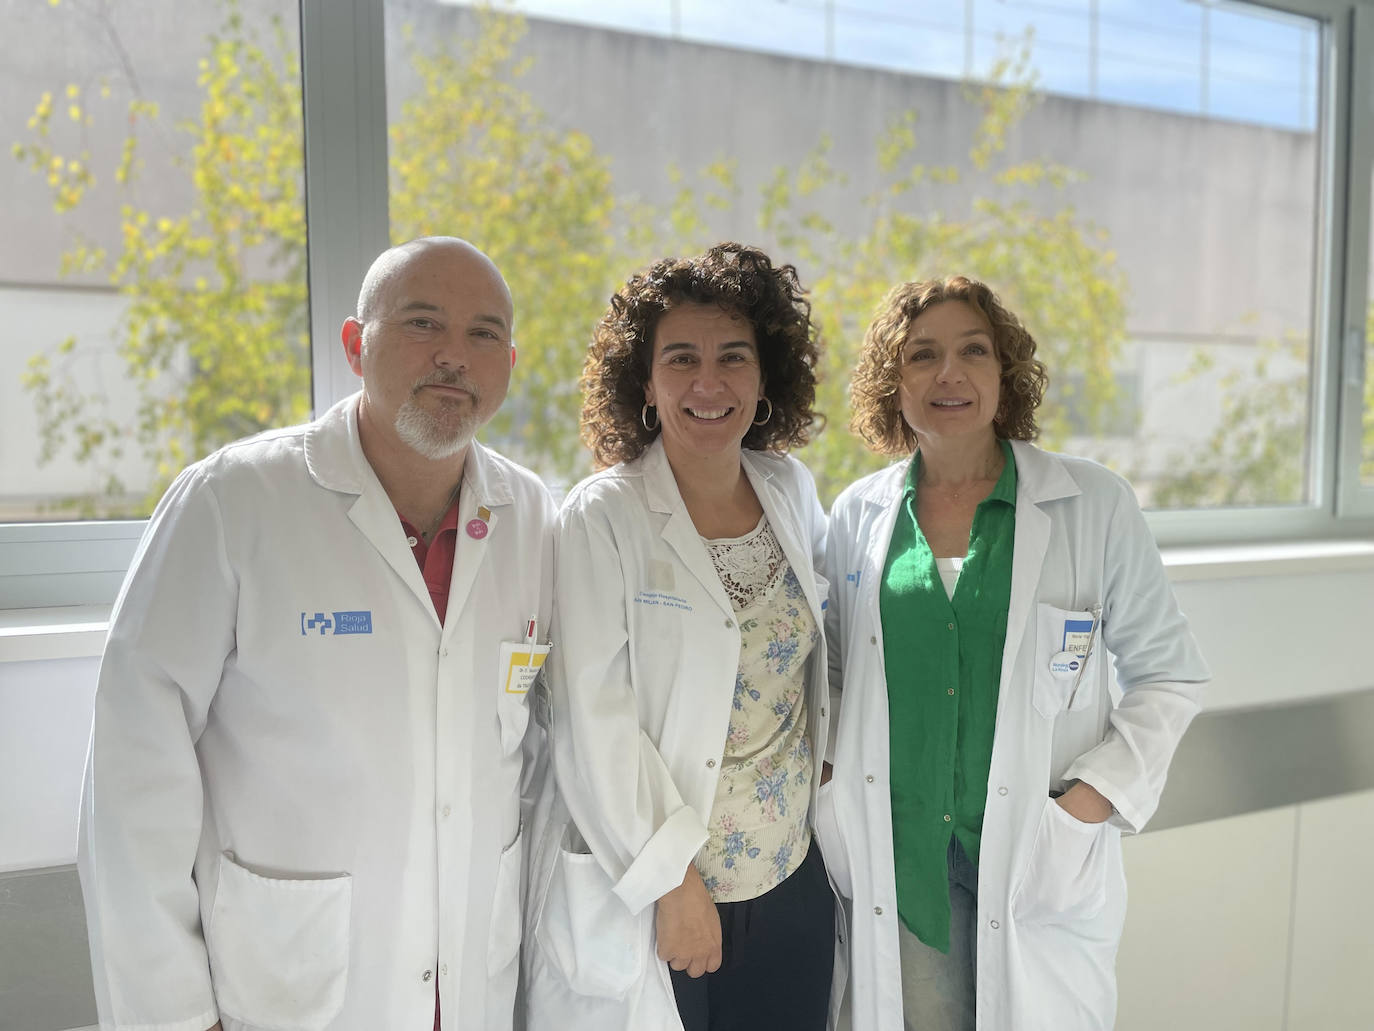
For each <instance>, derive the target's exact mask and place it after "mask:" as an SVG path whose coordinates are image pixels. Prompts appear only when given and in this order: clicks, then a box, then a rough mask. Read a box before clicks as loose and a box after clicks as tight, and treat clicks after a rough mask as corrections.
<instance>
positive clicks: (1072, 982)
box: [817, 442, 1208, 1031]
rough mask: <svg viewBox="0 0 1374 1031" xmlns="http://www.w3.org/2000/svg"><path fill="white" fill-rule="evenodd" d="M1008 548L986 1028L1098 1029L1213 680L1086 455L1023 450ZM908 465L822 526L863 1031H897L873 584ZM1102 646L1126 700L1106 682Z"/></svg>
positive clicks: (984, 939) (838, 505)
mask: <svg viewBox="0 0 1374 1031" xmlns="http://www.w3.org/2000/svg"><path fill="white" fill-rule="evenodd" d="M1013 451H1014V454H1015V460H1016V471H1017V493H1016V536H1015V542H1014V552H1013V559H1012V562H1013V565H1012V582H1011V599H1010V609H1009V613H1008V619H1007V637H1006V642H1005V646H1004V649H1003V655H1002V677H1001V684H1000V694H999V697H998V702H997V721H996V730H995V734H994V738H993V750H992V764H991V769H990V771H989V776H988V795H987V808H986V811H985V815H984V819H983V832H982V842H981V856H980V862H979V870H978V924H977V935H978V938H977V949H978V952H977V955H978V961H977V966H978V971H977V1026H978V1028H979V1031H1098V1029H1106V1028H1110V1027H1111V1026H1112V1024H1113V1022H1114V1019H1115V1011H1116V982H1115V971H1114V966H1115V959H1116V950H1117V944H1118V941H1119V939H1120V935H1121V927H1122V922H1123V920H1124V917H1125V906H1126V885H1125V880H1124V877H1123V874H1122V864H1121V835H1122V833H1123V832H1126V833H1130V832H1135V831H1139V830H1140V829H1141V828H1142V827H1143V826H1144V825H1145V822H1146V821H1147V820H1148V819H1149V818H1150V816H1151V814H1152V813H1153V812H1154V810H1155V807H1156V805H1157V804H1158V801H1159V796H1160V792H1161V790H1162V789H1163V787H1164V780H1165V774H1166V772H1167V770H1168V767H1169V762H1170V760H1171V758H1172V756H1173V753H1174V749H1175V747H1176V746H1177V745H1178V742H1179V739H1180V738H1181V737H1182V735H1183V732H1184V730H1185V729H1186V728H1187V726H1188V724H1189V722H1190V721H1191V720H1192V718H1193V716H1194V715H1195V714H1196V713H1197V711H1198V708H1199V694H1200V691H1201V687H1202V684H1203V683H1204V682H1205V681H1206V680H1207V679H1208V672H1207V668H1206V665H1205V664H1204V663H1203V660H1202V657H1201V656H1200V654H1199V653H1198V649H1197V646H1196V644H1195V643H1194V641H1193V638H1192V635H1191V633H1190V632H1189V630H1188V626H1187V622H1186V620H1185V619H1184V617H1183V615H1182V614H1181V613H1180V612H1179V609H1178V606H1177V604H1176V603H1175V601H1174V597H1173V592H1172V590H1171V589H1170V587H1169V583H1168V580H1167V578H1166V575H1165V571H1164V568H1163V565H1162V564H1161V562H1160V558H1159V552H1158V550H1157V548H1156V547H1155V543H1154V539H1153V537H1152V536H1151V534H1150V531H1149V528H1148V527H1147V526H1146V524H1145V521H1144V518H1143V516H1142V514H1141V512H1140V508H1139V505H1138V504H1137V502H1136V498H1135V495H1134V493H1133V492H1132V490H1131V488H1130V485H1129V484H1128V483H1126V482H1125V481H1124V480H1122V479H1121V478H1120V477H1119V476H1117V475H1115V474H1114V473H1111V472H1109V471H1108V470H1106V469H1104V468H1103V467H1101V466H1099V465H1097V464H1095V463H1093V462H1089V461H1086V460H1083V459H1076V458H1070V457H1066V456H1062V455H1055V454H1050V453H1048V452H1045V451H1041V450H1039V449H1038V448H1035V447H1033V446H1031V445H1029V444H1025V443H1021V442H1015V443H1013ZM906 473H907V463H905V462H904V463H900V464H898V465H894V466H891V467H889V468H888V469H885V470H883V471H881V472H878V473H875V474H873V475H871V476H868V477H865V478H864V479H862V480H859V481H858V482H857V483H855V484H853V485H852V486H850V487H849V488H848V489H847V490H845V491H844V492H843V493H842V494H841V495H840V497H839V498H838V499H837V500H836V502H835V505H834V508H833V510H832V512H831V517H830V535H829V550H828V555H827V572H828V575H829V576H830V577H831V579H832V581H833V586H832V590H831V608H830V611H829V621H828V623H827V627H826V630H827V636H828V637H829V638H830V646H831V651H830V666H831V677H832V685H833V686H835V687H840V686H842V687H843V691H842V693H841V696H840V697H841V701H840V703H839V714H838V716H837V719H838V723H837V725H836V727H835V754H834V764H835V768H834V776H833V779H832V780H831V782H830V784H828V785H827V786H826V788H825V789H823V791H822V793H821V803H820V814H819V816H818V819H817V827H818V829H819V831H820V834H821V840H822V842H823V844H824V845H825V846H826V848H825V857H826V861H827V863H829V864H830V870H831V876H832V878H833V879H834V881H835V883H836V885H837V886H838V887H839V889H840V891H841V892H842V893H843V894H844V895H845V896H847V898H848V899H849V900H851V905H852V921H851V924H850V932H851V937H850V944H851V953H850V984H849V992H848V1003H847V1004H848V1006H849V1008H850V1009H849V1014H850V1018H851V1024H852V1027H853V1029H854V1031H902V1028H903V1023H902V988H901V964H900V959H899V955H898V944H897V942H898V933H897V927H898V919H899V918H898V916H897V898H896V886H895V876H894V872H893V853H892V811H891V795H890V786H889V783H888V774H889V741H888V712H887V683H886V676H885V672H884V668H883V661H884V660H883V627H882V621H881V618H880V612H879V589H880V587H881V581H882V575H883V568H884V565H885V562H886V558H887V550H888V543H889V541H890V540H891V537H892V530H893V526H894V523H895V520H896V517H897V515H898V513H899V512H900V510H901V505H900V504H898V503H897V502H898V500H899V499H900V497H901V495H902V492H903V490H904V488H905V478H906ZM1099 606H1100V625H1099V631H1100V633H1098V634H1097V636H1096V639H1095V644H1094V649H1093V651H1092V652H1091V655H1090V657H1089V658H1088V660H1087V663H1086V665H1085V666H1084V667H1083V669H1082V676H1081V678H1079V677H1077V674H1071V675H1063V674H1054V673H1052V672H1051V670H1050V659H1051V657H1052V656H1054V655H1055V654H1056V653H1059V652H1061V651H1062V650H1063V648H1064V639H1063V634H1064V624H1065V621H1066V620H1067V621H1073V622H1079V621H1084V620H1090V619H1092V618H1094V616H1095V614H1096V613H1095V610H1096V609H1097V608H1098V607H1099ZM1108 652H1110V655H1111V658H1112V659H1113V660H1114V662H1115V668H1116V678H1117V681H1118V682H1119V684H1120V687H1121V694H1120V698H1119V700H1115V698H1114V696H1113V693H1112V691H1111V690H1110V688H1109V675H1108ZM1075 778H1076V779H1081V780H1084V781H1086V782H1088V783H1089V784H1091V785H1092V786H1093V787H1095V788H1097V790H1098V791H1100V792H1102V794H1103V795H1105V796H1106V797H1107V798H1108V800H1110V801H1111V803H1112V804H1113V806H1114V807H1115V808H1116V813H1115V814H1114V815H1113V816H1112V817H1111V818H1110V819H1109V820H1108V821H1107V822H1106V823H1102V824H1086V823H1082V822H1079V821H1078V820H1075V819H1073V818H1072V817H1070V816H1069V815H1068V814H1067V813H1066V812H1064V811H1063V810H1062V809H1061V808H1060V807H1059V806H1058V804H1057V803H1055V802H1054V801H1053V800H1052V799H1051V798H1050V797H1049V792H1050V791H1051V790H1052V789H1057V788H1062V787H1064V786H1065V784H1066V782H1068V781H1070V780H1072V779H1075Z"/></svg>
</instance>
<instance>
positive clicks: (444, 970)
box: [439, 963, 448, 977]
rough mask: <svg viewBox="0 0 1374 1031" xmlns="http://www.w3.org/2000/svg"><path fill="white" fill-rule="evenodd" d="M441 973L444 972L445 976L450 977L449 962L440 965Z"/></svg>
mask: <svg viewBox="0 0 1374 1031" xmlns="http://www.w3.org/2000/svg"><path fill="white" fill-rule="evenodd" d="M439 973H441V974H443V975H444V976H445V977H448V964H447V963H444V964H442V965H441V966H440V967H439Z"/></svg>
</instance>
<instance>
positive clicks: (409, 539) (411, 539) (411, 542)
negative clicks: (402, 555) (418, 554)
mask: <svg viewBox="0 0 1374 1031" xmlns="http://www.w3.org/2000/svg"><path fill="white" fill-rule="evenodd" d="M406 543H407V544H409V545H410V546H411V547H412V548H413V547H415V545H417V544H419V543H420V542H419V541H417V540H416V539H415V538H414V537H407V538H406Z"/></svg>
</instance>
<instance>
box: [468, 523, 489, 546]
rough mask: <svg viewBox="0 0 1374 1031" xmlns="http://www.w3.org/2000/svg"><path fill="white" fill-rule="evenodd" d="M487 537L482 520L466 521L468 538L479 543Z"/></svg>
mask: <svg viewBox="0 0 1374 1031" xmlns="http://www.w3.org/2000/svg"><path fill="white" fill-rule="evenodd" d="M486 535H487V524H486V522H485V520H482V519H469V520H468V536H469V537H471V538H472V539H473V540H475V541H480V540H481V539H482V538H483V537H485V536H486Z"/></svg>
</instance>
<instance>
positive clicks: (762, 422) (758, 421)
mask: <svg viewBox="0 0 1374 1031" xmlns="http://www.w3.org/2000/svg"><path fill="white" fill-rule="evenodd" d="M759 401H760V402H761V403H763V404H766V405H767V406H768V414H767V415H765V416H764V417H763V418H762V419H755V420H754V425H755V426H766V425H768V420H769V419H771V418H773V402H772V401H770V400H768V398H766V397H761V398H759ZM754 412H755V414H757V413H758V408H757V407H755V409H754Z"/></svg>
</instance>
